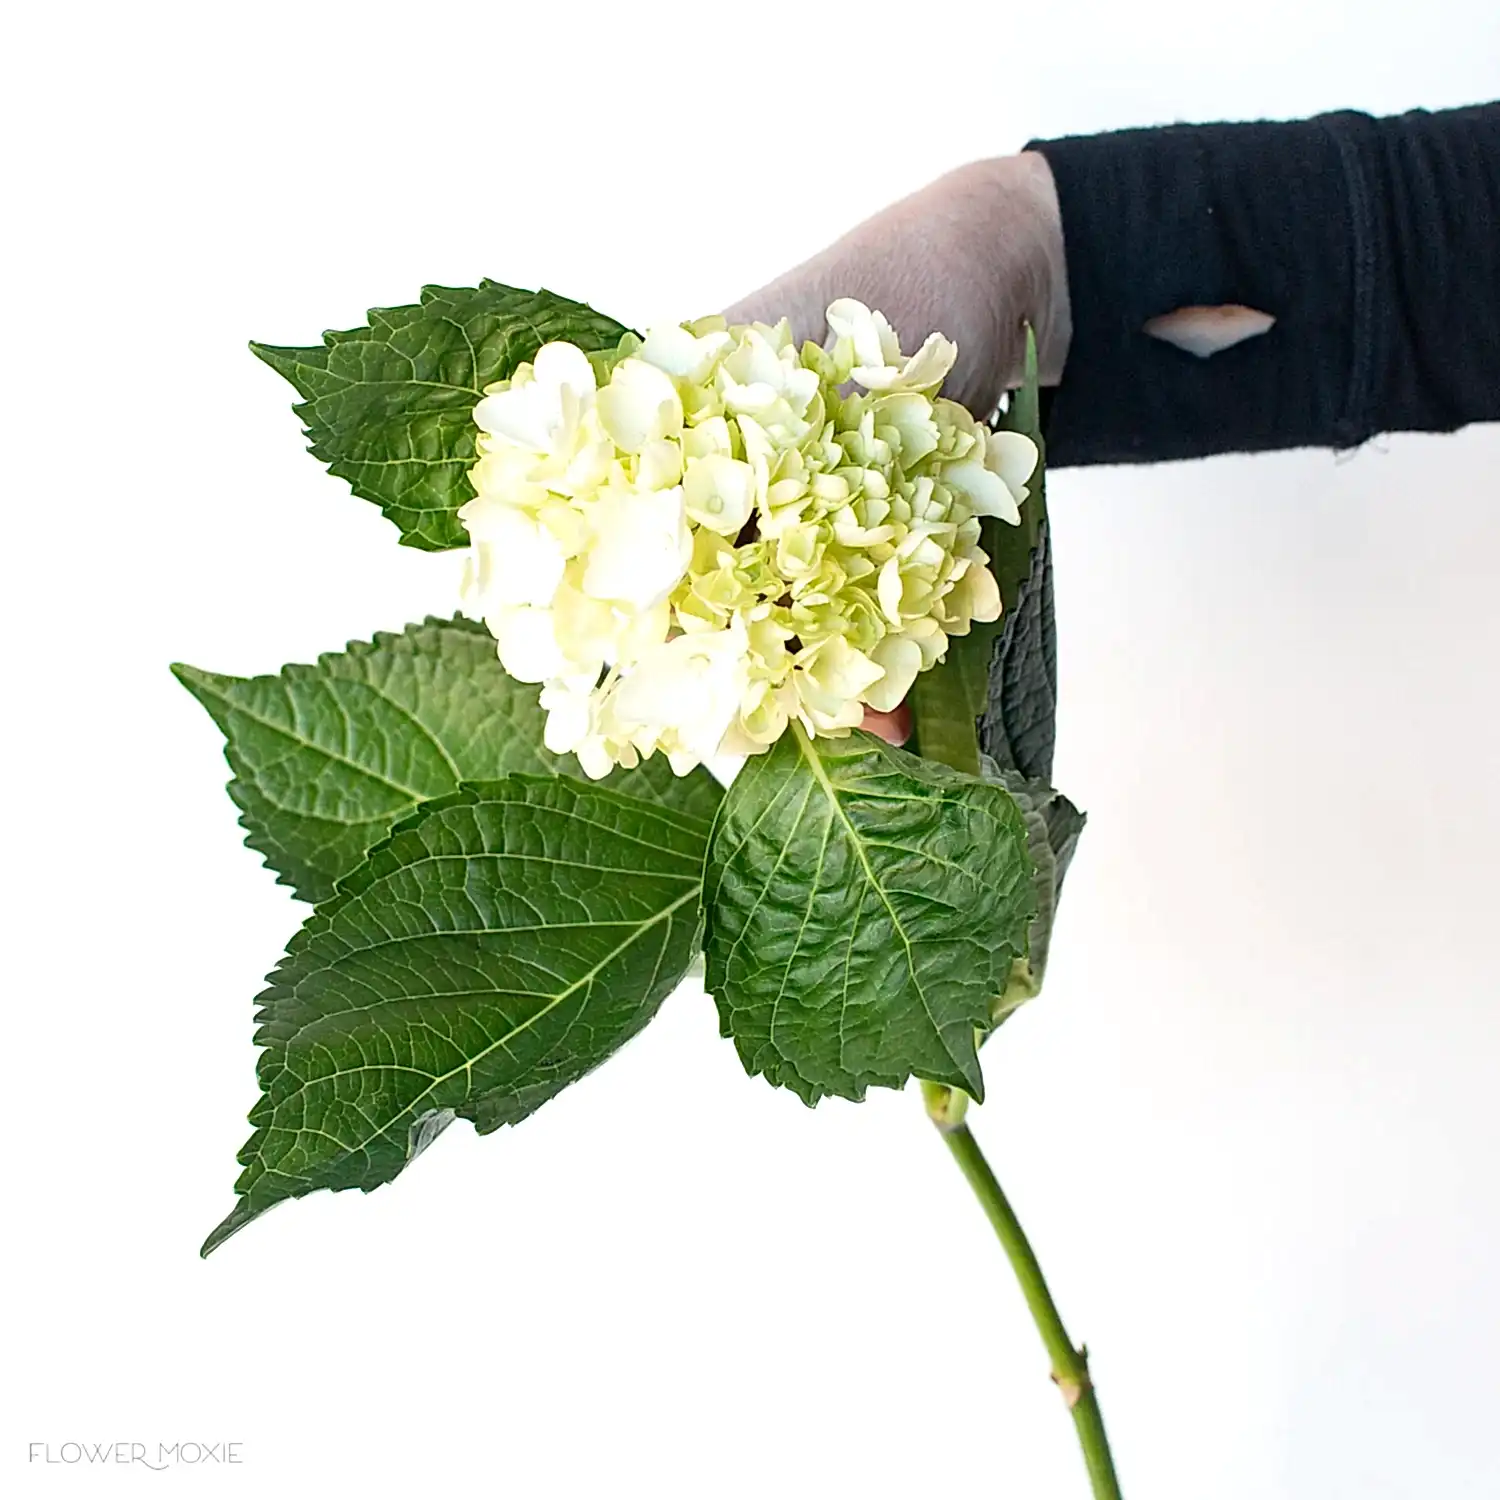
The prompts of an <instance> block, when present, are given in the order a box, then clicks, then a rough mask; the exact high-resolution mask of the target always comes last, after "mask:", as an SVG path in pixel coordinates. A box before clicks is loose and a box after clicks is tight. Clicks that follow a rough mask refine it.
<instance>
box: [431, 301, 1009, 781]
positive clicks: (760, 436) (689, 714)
mask: <svg viewBox="0 0 1500 1500" xmlns="http://www.w3.org/2000/svg"><path fill="white" fill-rule="evenodd" d="M828 326H829V329H830V331H831V340H830V343H829V345H828V346H827V347H826V348H825V347H819V346H818V345H816V344H811V343H809V344H804V345H803V346H802V348H801V349H800V350H799V349H797V348H796V347H795V346H794V345H793V342H792V337H791V331H790V329H789V327H788V325H787V324H786V322H785V321H783V322H781V323H778V324H776V325H774V326H773V325H769V324H764V323H750V324H745V325H741V326H736V327H728V326H727V325H726V324H725V322H724V320H723V319H722V318H702V319H700V320H699V321H697V322H695V323H688V324H684V325H682V326H680V327H665V328H656V329H652V330H651V332H649V333H648V334H647V336H646V337H645V339H640V338H638V337H637V336H636V335H634V334H628V335H626V336H625V338H624V339H622V340H621V343H620V346H619V348H617V349H615V350H612V351H609V352H608V353H605V354H594V355H589V354H585V353H584V352H583V350H581V349H578V348H576V347H574V346H573V345H572V344H567V343H553V344H546V345H544V346H543V347H542V348H541V349H539V350H538V351H537V353H536V356H535V358H534V359H533V360H532V361H531V363H530V364H523V365H522V366H520V368H519V369H518V370H517V371H516V373H515V375H514V376H513V377H512V378H511V379H510V380H506V381H501V382H499V383H498V384H496V385H493V386H490V387H489V388H488V390H487V391H486V393H485V396H484V399H483V400H482V401H480V403H479V404H478V406H477V407H476V408H475V410H474V420H475V422H476V423H477V424H478V427H479V439H478V455H479V456H478V461H477V462H476V463H475V465H474V467H473V469H472V470H471V472H470V478H471V479H472V481H473V484H474V489H475V492H476V494H475V498H474V499H473V500H471V501H469V503H468V504H467V505H465V506H464V507H463V509H462V510H461V511H460V512H459V517H460V519H461V520H462V521H463V524H464V526H465V528H466V529H467V531H468V533H469V538H470V542H471V548H470V555H469V560H468V566H467V569H466V572H465V578H464V606H465V608H466V609H467V610H468V611H469V612H470V613H471V614H474V615H478V616H480V617H482V618H483V619H484V621H485V623H486V624H487V625H488V627H489V629H490V631H491V632H492V633H493V634H494V636H495V639H496V642H497V644H498V649H499V655H500V661H501V663H502V665H503V666H504V667H505V669H506V670H507V671H508V672H509V673H510V674H511V675H512V676H513V677H516V678H517V679H519V680H520V681H522V682H535V683H540V684H542V691H541V705H542V707H543V709H545V711H546V713H547V729H546V744H547V748H548V749H550V750H552V751H554V752H556V753H560V754H561V753H566V752H572V753H573V754H576V755H577V757H578V759H579V761H580V763H581V764H582V766H583V769H584V770H585V772H587V773H588V774H589V775H590V776H595V777H599V776H604V775H606V774H607V773H608V772H609V771H610V769H611V768H612V767H613V766H616V765H624V766H632V765H635V764H636V763H637V762H638V761H639V760H640V759H641V758H642V757H644V756H649V755H653V754H655V753H656V752H658V751H660V752H662V753H663V754H665V755H666V756H667V757H668V758H669V760H670V761H671V764H672V768H673V769H674V770H675V771H676V772H677V773H678V774H679V775H685V774H686V773H687V772H688V771H690V770H692V769H693V768H694V767H695V766H697V765H699V764H701V763H702V762H703V761H705V760H707V759H708V758H709V757H711V756H713V755H716V754H756V753H758V752H760V751H762V750H765V749H767V748H768V747H769V746H770V745H772V744H774V743H775V741H776V740H777V739H778V738H779V737H780V736H781V734H782V733H784V732H785V730H786V729H787V727H788V725H789V724H790V723H791V722H792V721H793V720H794V719H795V720H797V721H798V722H800V723H801V725H802V726H803V728H804V729H805V730H806V731H807V733H809V734H822V735H843V734H847V733H848V732H849V730H850V729H852V728H854V727H855V726H857V725H858V724H859V722H860V720H861V718H862V717H863V716H864V711H865V709H866V708H867V707H869V708H873V709H880V710H885V711H889V710H891V709H894V708H895V707H896V706H897V705H898V704H899V703H900V702H901V700H902V699H903V698H904V697H905V696H906V693H907V691H908V690H909V689H910V687H911V684H912V682H913V680H914V679H915V678H916V675H917V673H918V672H921V671H925V670H926V669H927V668H929V667H932V666H935V665H936V664H937V663H938V662H939V661H941V660H942V658H943V655H944V653H945V652H946V650H947V646H948V639H949V637H950V636H954V635H963V634H965V633H966V632H967V631H968V629H969V627H970V624H971V623H972V622H974V621H976V620H978V621H986V620H994V619H996V618H997V617H998V616H999V613H1000V591H999V588H998V586H997V585H996V582H995V578H994V575H993V574H992V573H991V572H990V569H989V559H988V557H987V556H986V555H985V553H984V551H983V550H982V548H981V547H980V545H979V537H980V519H981V517H985V516H994V517H997V518H999V519H1000V520H1002V521H1006V522H1009V523H1010V524H1012V525H1014V524H1016V523H1017V522H1018V521H1019V520H1020V510H1019V507H1020V505H1021V504H1022V502H1023V501H1024V500H1025V498H1026V482H1027V480H1028V479H1029V478H1030V477H1031V474H1032V471H1033V470H1034V468H1035V466H1036V460H1037V451H1036V446H1035V445H1034V444H1033V443H1032V442H1031V440H1030V439H1029V438H1026V437H1024V436H1022V435H1021V434H1019V433H1011V432H991V431H990V430H989V429H988V428H987V427H985V426H984V425H982V424H981V423H978V422H976V421H975V420H974V419H973V417H971V416H970V415H969V413H968V412H967V411H966V410H965V409H964V408H963V407H961V406H959V405H958V404H957V403H955V402H952V401H948V400H945V399H944V398H943V397H941V396H939V395H938V394H937V390H938V387H939V386H940V385H941V383H942V381H943V378H944V377H945V376H946V375H947V373H948V371H949V370H950V369H952V367H953V361H954V358H955V357H956V355H957V352H958V351H957V348H956V346H955V345H954V344H952V343H951V342H950V341H949V340H947V339H945V338H944V337H943V336H942V335H941V334H936V333H935V334H933V335H932V336H931V337H930V338H929V339H928V340H927V342H926V343H925V344H923V346H922V347H921V349H919V350H918V351H917V352H916V353H915V354H913V355H910V356H903V354H902V352H901V347H900V343H899V341H898V340H897V338H896V335H895V333H894V331H893V330H892V328H891V326H890V324H889V323H888V322H887V321H886V320H885V318H883V317H882V316H881V315H880V314H879V313H878V312H872V311H871V310H870V309H869V308H867V307H865V306H864V305H863V304H862V303H859V302H855V301H853V300H851V299H849V298H841V299H839V300H838V301H836V302H834V303H833V304H832V305H831V306H830V307H829V308H828Z"/></svg>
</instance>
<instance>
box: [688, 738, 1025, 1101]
mask: <svg viewBox="0 0 1500 1500" xmlns="http://www.w3.org/2000/svg"><path fill="white" fill-rule="evenodd" d="M1031 873H1032V872H1031V862H1030V859H1029V857H1028V854H1027V844H1026V825H1025V823H1024V821H1023V819H1022V816H1021V814H1020V812H1019V811H1018V809H1017V808H1016V805H1015V803H1014V802H1013V801H1012V800H1011V798H1010V796H1009V795H1008V794H1007V793H1006V791H1005V790H1004V789H1003V788H1002V787H999V786H996V785H993V784H991V783H987V782H984V781H981V780H979V779H977V778H975V777H972V776H965V775H961V774H960V773H958V772H956V771H952V770H949V769H948V768H947V767H945V766H940V765H937V764H935V763H933V762H931V761H926V760H920V759H918V758H917V757H916V756H914V755H908V754H906V753H905V752H904V751H901V750H896V749H893V748H892V747H890V746H888V745H886V744H884V743H883V742H882V741H880V740H877V739H875V738H874V737H873V736H871V735H868V734H863V733H855V734H853V735H851V736H850V737H849V738H847V739H841V740H827V739H820V740H816V741H810V740H808V739H807V737H806V736H805V735H804V734H803V733H802V732H801V730H800V728H799V727H797V726H793V732H792V733H790V734H786V735H783V736H782V738H781V739H780V740H779V741H778V742H777V743H776V745H775V746H774V747H773V748H772V749H771V750H770V751H768V752H767V753H766V754H765V755H762V756H758V757H756V758H755V759H752V760H750V761H749V762H748V763H747V764H746V766H745V768H744V769H743V770H742V771H741V772H740V774H739V776H738V778H737V779H736V780H735V782H734V783H733V785H732V786H731V787H730V790H729V792H728V794H727V795H726V797H725V799H724V803H723V806H722V807H721V808H720V810H719V817H718V820H717V822H716V823H715V825H714V835H713V840H712V843H711V844H710V847H709V857H708V865H707V869H706V873H705V893H704V905H705V908H706V910H707V924H708V925H707V931H706V936H705V952H706V957H707V984H708V988H709V990H710V991H711V992H712V993H713V995H714V997H715V999H716V1001H717V1003H718V1007H719V1019H720V1023H721V1027H722V1030H723V1032H724V1034H725V1035H726V1036H731V1037H733V1038H734V1042H735V1046H736V1048H737V1049H738V1051H739V1055H740V1060H741V1061H742V1062H743V1063H744V1065H745V1067H746V1069H747V1070H748V1071H749V1072H751V1073H761V1074H764V1075H765V1076H766V1078H768V1079H769V1080H770V1081H771V1082H772V1083H775V1084H781V1085H784V1086H785V1087H787V1088H790V1089H793V1090H794V1091H795V1092H796V1093H798V1094H799V1095H800V1096H801V1097H802V1098H803V1099H804V1100H805V1101H806V1102H807V1103H809V1104H814V1103H816V1102H817V1100H818V1099H819V1098H821V1097H822V1096H824V1095H826V1094H837V1095H839V1096H841V1097H843V1098H846V1099H861V1098H863V1097H864V1094H865V1090H866V1089H867V1088H868V1087H869V1085H871V1084H880V1085H885V1086H887V1087H891V1088H899V1087H900V1086H901V1085H902V1084H903V1083H904V1082H905V1081H906V1079H907V1078H908V1077H910V1076H911V1075H912V1074H914V1073H915V1074H917V1075H919V1076H920V1077H922V1078H928V1079H932V1080H934V1081H935V1082H938V1083H946V1084H950V1085H952V1086H953V1087H956V1088H962V1089H964V1090H965V1091H966V1092H968V1093H970V1094H972V1095H973V1096H974V1097H975V1098H979V1097H981V1096H982V1093H983V1088H984V1082H983V1078H982V1077H981V1075H980V1071H979V1059H978V1054H977V1052H976V1050H975V1028H976V1027H982V1026H987V1025H988V1024H989V1014H990V1003H991V1001H992V1000H993V999H994V997H995V996H996V995H998V994H999V993H1000V992H1001V991H1002V990H1003V989H1004V987H1005V982H1006V978H1007V976H1008V975H1009V973H1010V967H1011V962H1012V960H1013V959H1015V958H1017V957H1020V956H1021V955H1022V954H1024V952H1025V951H1026V929H1027V924H1028V922H1029V921H1030V919H1031V916H1032V913H1033V912H1034V911H1035V909H1036V900H1035V892H1034V888H1033V885H1032V880H1031Z"/></svg>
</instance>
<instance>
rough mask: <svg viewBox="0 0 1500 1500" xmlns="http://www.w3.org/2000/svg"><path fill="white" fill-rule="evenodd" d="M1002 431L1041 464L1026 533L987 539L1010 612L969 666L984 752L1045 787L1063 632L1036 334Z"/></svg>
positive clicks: (1004, 529)
mask: <svg viewBox="0 0 1500 1500" xmlns="http://www.w3.org/2000/svg"><path fill="white" fill-rule="evenodd" d="M997 425H998V426H1000V427H1004V428H1007V429H1009V430H1010V431H1013V432H1024V433H1025V434H1026V435H1027V436H1028V437H1029V438H1030V439H1031V440H1032V441H1033V442H1034V443H1035V444H1036V445H1037V452H1038V454H1039V455H1040V456H1039V458H1038V462H1037V472H1036V475H1035V477H1034V478H1033V480H1032V482H1031V494H1030V495H1029V496H1028V497H1027V501H1026V504H1025V505H1023V506H1022V507H1021V525H1020V526H1019V527H1010V526H1000V527H999V529H998V531H997V532H992V533H989V534H987V535H986V536H985V537H984V538H983V545H984V547H985V550H986V551H988V552H989V553H990V556H991V559H992V565H993V567H994V571H995V576H996V578H997V579H998V580H999V583H1000V597H1001V600H1002V602H1003V604H1004V606H1005V608H1004V612H1003V613H1002V614H1001V616H1000V620H999V622H998V624H999V632H998V635H992V637H991V639H990V640H989V642H988V643H987V644H985V645H984V646H983V647H982V649H979V650H973V649H971V650H970V652H969V653H968V654H967V656H966V657H965V665H966V669H967V671H968V674H969V677H968V680H969V682H970V694H971V697H972V699H973V701H974V702H975V703H976V704H977V705H978V711H979V726H978V728H979V747H980V749H981V750H982V751H983V752H984V753H985V754H986V755H988V756H990V757H991V758H992V759H993V760H995V761H996V762H998V763H999V764H1000V765H1001V766H1003V767H1005V768H1007V769H1010V770H1016V771H1019V772H1020V773H1021V775H1023V776H1025V777H1026V778H1028V779H1030V780H1040V781H1043V782H1046V781H1050V780H1051V779H1052V754H1053V749H1054V746H1055V745H1056V742H1057V627H1056V624H1055V622H1054V616H1053V604H1052V540H1051V533H1050V528H1049V526H1048V523H1047V473H1046V455H1047V449H1046V440H1045V439H1044V438H1043V436H1042V428H1041V393H1040V389H1039V386H1038V382H1037V369H1036V340H1035V339H1034V338H1033V337H1032V335H1031V332H1030V330H1028V331H1027V336H1026V379H1025V383H1024V384H1023V385H1022V387H1021V389H1020V390H1019V391H1017V392H1016V393H1015V394H1014V396H1013V398H1012V400H1011V404H1010V407H1009V409H1008V410H1007V411H1006V413H1005V414H1004V416H1003V417H1001V418H1000V420H999V422H998V423H997ZM990 524H991V525H994V524H995V523H993V522H991V523H990ZM994 628H995V627H993V626H991V627H989V629H990V630H992V631H993V630H994Z"/></svg>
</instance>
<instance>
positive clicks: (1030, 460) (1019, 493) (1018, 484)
mask: <svg viewBox="0 0 1500 1500" xmlns="http://www.w3.org/2000/svg"><path fill="white" fill-rule="evenodd" d="M1040 457H1041V455H1040V454H1039V453H1038V452H1037V446H1036V444H1035V443H1034V442H1032V440H1031V439H1030V438H1029V437H1027V436H1026V434H1025V433H1024V432H992V433H990V435H989V437H988V439H987V441H986V444H985V454H984V465H985V468H987V469H989V470H990V471H991V472H992V473H994V474H998V475H999V476H1000V478H1001V479H1002V480H1003V481H1004V483H1005V487H1006V489H1008V490H1009V491H1010V492H1011V494H1012V495H1014V496H1015V497H1016V500H1017V501H1018V502H1019V501H1021V500H1024V499H1025V498H1026V484H1027V481H1028V480H1029V479H1030V478H1031V476H1032V475H1033V474H1034V473H1035V472H1036V465H1037V460H1038V458H1040Z"/></svg>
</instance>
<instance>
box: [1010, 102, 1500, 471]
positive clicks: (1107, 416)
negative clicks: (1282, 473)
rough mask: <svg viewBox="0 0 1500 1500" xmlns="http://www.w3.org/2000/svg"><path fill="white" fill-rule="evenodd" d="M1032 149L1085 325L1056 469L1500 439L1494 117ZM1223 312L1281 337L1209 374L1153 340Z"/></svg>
mask: <svg viewBox="0 0 1500 1500" xmlns="http://www.w3.org/2000/svg"><path fill="white" fill-rule="evenodd" d="M1028 149H1031V150H1036V151H1040V152H1041V153H1042V155H1044V156H1045V157H1046V158H1047V161H1048V163H1049V165H1050V166H1051V168H1052V172H1053V175H1054V177H1055V178H1056V180H1057V191H1058V197H1059V201H1060V203H1061V207H1062V225H1063V239H1064V243H1065V246H1066V251H1067V262H1068V287H1069V295H1070V298H1071V301H1072V307H1073V340H1072V344H1071V346H1070V347H1069V351H1068V358H1067V364H1066V366H1065V368H1064V370H1063V376H1062V384H1061V385H1060V386H1059V387H1058V389H1057V391H1056V392H1055V393H1054V395H1053V397H1052V400H1051V406H1050V410H1049V411H1048V412H1047V436H1048V456H1049V458H1050V459H1051V460H1052V462H1054V463H1055V464H1058V465H1063V464H1101V463H1133V462H1144V461H1151V460H1157V459H1172V458H1194V457H1199V456H1201V455H1203V454H1208V453H1227V452H1252V451H1256V450H1261V449H1267V448H1301V447H1339V448H1342V447H1350V446H1353V445H1355V444H1358V443H1362V442H1364V441H1365V439H1367V438H1369V437H1372V436H1373V435H1374V434H1376V433H1380V432H1394V431H1428V432H1448V431H1452V430H1453V429H1454V428H1456V427H1462V426H1463V425H1464V424H1465V423H1468V422H1484V421H1495V420H1500V105H1496V104H1488V105H1481V106H1477V107H1474V108H1469V109H1455V110H1448V111H1445V112H1443V113H1438V114H1429V113H1427V112H1426V111H1422V110H1417V111H1413V112H1412V113H1410V114H1405V115H1399V116H1395V117H1393V118H1390V119H1372V118H1371V117H1370V116H1369V115H1363V114H1356V113H1352V112H1351V113H1340V114H1330V115H1321V116H1319V117H1317V118H1315V119H1311V120H1305V121H1295V122H1290V123H1253V124H1235V125H1201V126H1192V125H1173V126H1166V127H1163V128H1160V129H1153V130H1122V131H1118V132H1115V133H1112V134H1108V135H1097V136H1080V137H1075V138H1072V139H1066V140H1056V141H1040V142H1033V143H1032V145H1031V146H1030V147H1029V148H1028ZM1223 303H1243V304H1245V305H1247V306H1249V307H1254V308H1258V309H1260V310H1262V311H1264V312H1268V313H1271V314H1272V315H1274V317H1275V318H1276V323H1275V326H1274V327H1272V328H1271V330H1270V331H1269V332H1268V333H1266V334H1264V335H1262V336H1260V337H1258V338H1252V339H1249V340H1247V341H1246V342H1245V343H1243V344H1238V345H1236V346H1235V347H1233V348H1231V349H1226V350H1223V351H1221V352H1219V353H1217V354H1215V355H1213V356H1211V357H1210V358H1208V359H1199V358H1197V357H1195V356H1194V355H1191V354H1187V353H1184V352H1183V351H1182V350H1180V349H1176V348H1174V347H1173V346H1171V345H1169V344H1164V343H1162V342H1161V341H1160V340H1158V339H1153V338H1151V337H1150V336H1148V335H1147V334H1144V333H1142V331H1141V326H1142V324H1144V323H1145V322H1146V320H1147V319H1148V318H1151V317H1154V316H1156V315H1158V314H1161V313H1167V312H1171V311H1173V310H1174V309H1176V308H1178V307H1185V306H1195V305H1208V306H1213V305H1218V304H1223Z"/></svg>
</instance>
